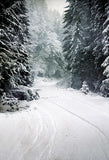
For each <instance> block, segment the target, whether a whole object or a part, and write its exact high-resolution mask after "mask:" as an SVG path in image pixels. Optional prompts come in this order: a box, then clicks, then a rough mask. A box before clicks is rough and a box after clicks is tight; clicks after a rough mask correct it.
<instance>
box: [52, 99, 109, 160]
mask: <svg viewBox="0 0 109 160" xmlns="http://www.w3.org/2000/svg"><path fill="white" fill-rule="evenodd" d="M49 103H51V104H54V105H56V106H57V107H59V108H61V109H62V110H64V111H66V112H68V113H69V114H71V115H73V116H75V117H77V118H79V119H80V120H82V121H83V122H85V123H87V124H89V125H90V126H91V127H93V128H94V129H96V130H97V131H98V133H99V135H100V137H101V136H103V137H104V138H105V140H106V141H107V142H108V143H109V139H108V137H107V136H106V135H105V133H104V132H103V131H102V130H101V129H100V128H99V127H98V126H96V125H95V124H93V123H91V122H90V121H88V120H86V119H85V118H83V117H81V116H79V115H78V114H76V113H73V112H71V111H69V110H67V109H65V108H64V107H62V106H61V105H59V104H57V103H54V102H50V101H49ZM101 140H102V138H101ZM102 142H103V143H104V141H103V140H102ZM101 147H102V145H101ZM102 151H103V153H104V155H105V157H106V160H109V157H108V155H107V153H106V151H105V150H104V149H103V147H102Z"/></svg>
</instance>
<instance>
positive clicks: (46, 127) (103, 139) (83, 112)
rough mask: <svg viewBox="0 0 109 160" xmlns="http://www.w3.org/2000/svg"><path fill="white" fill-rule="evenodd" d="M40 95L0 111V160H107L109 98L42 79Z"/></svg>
mask: <svg viewBox="0 0 109 160" xmlns="http://www.w3.org/2000/svg"><path fill="white" fill-rule="evenodd" d="M37 87H38V88H39V89H40V90H39V94H40V99H39V100H38V101H33V102H30V106H31V107H30V108H29V109H27V110H26V111H21V112H17V113H11V114H10V113H7V114H2V113H1V114H0V160H109V100H108V99H105V98H102V97H100V96H95V95H92V96H90V95H84V94H82V93H80V92H78V91H75V90H72V89H62V88H58V87H56V86H55V82H49V81H48V80H42V81H41V82H40V83H39V84H38V83H37Z"/></svg>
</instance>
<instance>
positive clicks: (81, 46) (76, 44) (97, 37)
mask: <svg viewBox="0 0 109 160" xmlns="http://www.w3.org/2000/svg"><path fill="white" fill-rule="evenodd" d="M67 2H68V3H69V5H68V7H67V8H68V9H67V10H66V11H65V17H64V22H65V29H66V31H65V32H64V33H65V35H66V36H65V39H64V46H63V48H64V52H65V58H66V60H67V63H68V65H67V66H68V67H67V68H68V70H70V72H71V73H72V87H75V88H80V86H81V83H82V81H84V80H85V81H87V82H88V85H89V87H90V89H92V90H98V89H99V88H100V84H101V81H102V79H103V75H102V71H103V69H102V68H101V64H102V62H103V60H104V56H103V54H102V29H103V22H104V19H105V17H104V5H105V1H99V0H88V1H86V0H83V1H80V0H73V1H71V0H67Z"/></svg>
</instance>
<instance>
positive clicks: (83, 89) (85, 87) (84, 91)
mask: <svg viewBox="0 0 109 160" xmlns="http://www.w3.org/2000/svg"><path fill="white" fill-rule="evenodd" d="M81 91H82V92H83V93H84V94H88V93H89V86H88V84H87V82H86V81H84V82H83V84H82V88H81Z"/></svg>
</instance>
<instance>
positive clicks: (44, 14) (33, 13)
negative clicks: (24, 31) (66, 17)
mask: <svg viewBox="0 0 109 160" xmlns="http://www.w3.org/2000/svg"><path fill="white" fill-rule="evenodd" d="M27 4H28V8H29V17H30V34H31V45H30V48H31V54H32V55H33V61H34V70H36V73H38V75H43V76H48V77H52V76H61V73H62V72H63V71H62V70H63V65H62V64H63V55H62V47H61V40H60V38H59V34H58V33H57V28H58V29H59V28H61V26H60V23H61V22H60V21H59V20H58V19H59V18H60V15H59V14H57V12H52V11H48V8H47V5H46V2H45V0H42V1H39V0H36V1H34V0H27Z"/></svg>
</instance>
